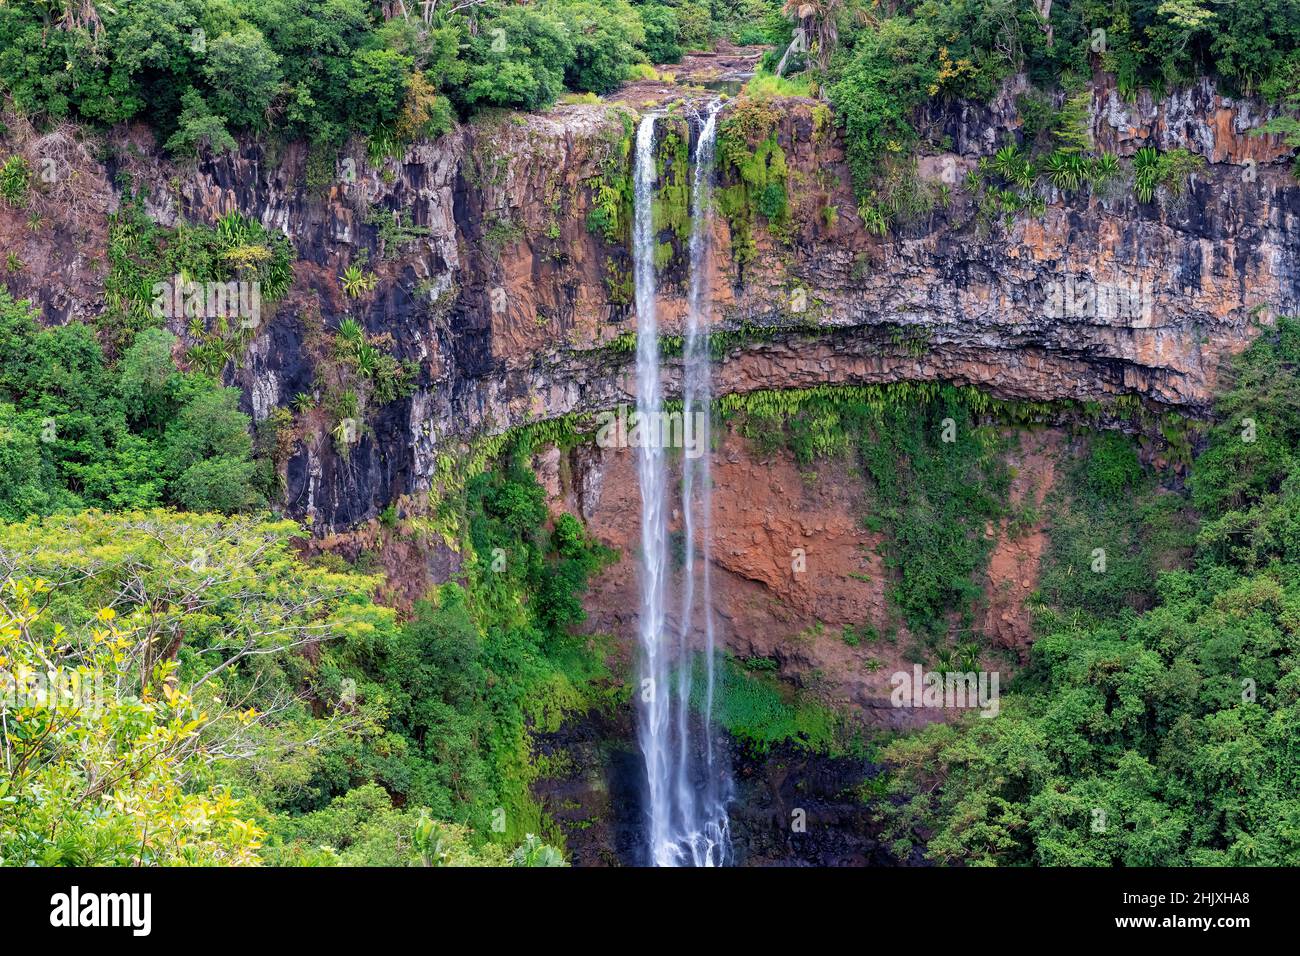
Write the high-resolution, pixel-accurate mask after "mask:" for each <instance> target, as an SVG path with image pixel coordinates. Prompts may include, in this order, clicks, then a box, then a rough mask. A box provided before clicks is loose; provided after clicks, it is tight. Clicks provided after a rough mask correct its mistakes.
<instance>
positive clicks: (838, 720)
mask: <svg viewBox="0 0 1300 956" xmlns="http://www.w3.org/2000/svg"><path fill="white" fill-rule="evenodd" d="M759 660H766V659H759ZM767 670H769V668H767V667H765V666H763V665H761V664H758V665H756V666H752V667H749V668H746V667H745V666H742V665H741V664H740V663H738V662H737V661H736V660H735V658H732V657H729V656H728V657H724V658H722V667H721V670H720V672H719V673H718V675H717V682H718V683H717V687H716V691H715V697H714V700H715V706H714V716H715V718H716V719H717V721H718V723H719V724H720V725H721V726H722V727H723V728H724V729H725V730H726V731H727V732H728V733H729V734H731V735H732V736H733V737H736V738H737V739H739V740H740V741H741V742H742V743H744V744H745V746H747V747H749V748H750V749H751V750H753V751H756V752H757V753H759V754H762V753H766V752H767V751H768V750H770V749H771V748H772V747H774V746H777V745H780V744H791V745H793V746H795V747H798V748H800V749H803V750H809V751H812V752H814V753H820V754H826V755H829V756H832V757H842V756H863V755H864V754H865V753H866V751H867V748H866V743H865V741H864V739H863V737H862V734H861V730H860V729H859V728H858V727H857V726H856V725H855V724H854V722H853V721H852V719H851V718H850V717H849V716H848V715H846V714H844V713H841V712H840V711H838V710H835V709H834V708H831V707H829V706H827V705H826V704H824V703H822V702H821V701H820V700H817V699H816V698H815V697H814V696H813V695H812V694H809V693H807V692H801V691H799V690H797V689H796V688H794V687H791V686H790V685H788V684H784V683H782V682H781V681H780V680H778V679H777V678H776V677H775V676H773V675H772V674H770V673H766V672H765V671H767ZM703 686H704V681H703V677H702V675H700V676H699V679H696V680H695V681H694V682H693V683H692V688H693V696H692V704H693V706H696V707H699V706H701V705H702V699H701V694H702V693H703V691H702V688H703Z"/></svg>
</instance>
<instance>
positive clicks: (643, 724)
mask: <svg viewBox="0 0 1300 956" xmlns="http://www.w3.org/2000/svg"><path fill="white" fill-rule="evenodd" d="M655 119H656V117H655V116H654V115H653V114H652V115H649V116H646V117H644V118H643V119H642V120H641V124H640V126H638V127H637V131H636V156H635V159H634V165H633V168H632V184H633V189H634V193H633V196H634V199H633V202H634V207H633V217H632V278H633V282H634V285H635V290H636V315H637V330H636V420H637V425H636V427H644V426H645V424H646V423H655V422H657V421H658V420H659V413H660V412H661V410H662V406H663V394H662V391H661V388H660V384H659V327H658V323H657V321H656V319H655V265H654V262H655V260H654V251H655V235H654V181H655V156H654V141H655ZM637 479H638V481H639V483H640V486H641V565H642V567H641V615H640V627H639V633H638V637H639V638H640V642H641V689H640V690H641V692H640V698H639V699H640V701H641V715H640V716H641V720H640V724H639V726H638V735H639V737H640V741H641V752H642V754H643V755H644V756H645V768H646V779H647V783H648V786H649V794H648V796H649V818H650V822H649V838H650V854H651V859H652V861H653V862H654V863H655V864H656V865H661V866H663V865H667V866H671V865H673V864H674V863H675V862H676V856H677V854H676V852H675V846H676V844H675V841H674V840H673V837H672V822H673V821H672V796H671V793H670V791H669V780H670V779H671V770H670V767H669V760H670V758H671V744H670V741H669V739H668V737H669V713H668V712H669V703H670V702H669V699H668V698H669V692H668V687H669V683H668V664H669V662H668V659H667V655H666V651H667V650H668V649H667V648H666V647H665V646H664V641H663V634H664V625H665V616H666V615H665V600H664V595H665V580H664V579H665V577H666V576H667V573H668V561H667V549H666V547H665V543H666V537H667V528H666V526H665V520H664V517H665V516H664V484H665V478H664V451H663V449H662V448H661V447H659V443H658V442H649V441H647V442H641V443H639V445H638V452H637Z"/></svg>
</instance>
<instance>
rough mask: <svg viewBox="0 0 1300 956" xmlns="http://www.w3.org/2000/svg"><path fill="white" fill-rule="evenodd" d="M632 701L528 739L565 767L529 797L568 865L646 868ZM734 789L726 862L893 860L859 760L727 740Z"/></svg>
mask: <svg viewBox="0 0 1300 956" xmlns="http://www.w3.org/2000/svg"><path fill="white" fill-rule="evenodd" d="M635 739H636V736H635V726H634V723H633V717H632V714H631V711H630V708H628V709H627V711H626V712H625V713H620V714H619V715H617V716H611V715H609V714H602V713H598V712H591V713H588V714H585V715H582V716H580V717H574V718H572V719H570V720H569V721H567V722H566V723H565V725H564V726H563V727H562V728H561V729H560V730H559V731H558V732H556V733H554V734H545V735H540V736H539V737H538V738H537V739H536V741H535V747H536V750H537V752H538V753H539V754H541V755H543V757H544V758H545V759H546V760H548V761H550V765H551V766H554V767H561V768H564V772H559V773H554V774H548V775H546V776H543V778H542V779H541V780H539V781H538V782H537V783H536V784H535V785H534V788H533V792H534V795H535V796H536V797H537V798H538V799H539V801H540V802H541V804H542V806H543V807H544V808H545V809H546V810H547V811H548V813H549V814H550V815H551V817H552V818H553V819H554V820H555V821H556V823H557V824H558V826H559V827H560V829H561V831H562V832H563V834H564V837H565V845H566V848H567V851H568V854H569V857H570V859H571V861H572V862H573V864H574V865H575V866H645V865H647V856H646V849H645V831H644V815H645V809H644V807H645V803H644V787H645V765H644V764H643V763H642V758H641V754H640V752H639V751H638V750H637V749H636V746H635ZM727 748H728V751H729V753H730V760H731V767H732V771H731V778H732V785H733V788H734V796H733V799H732V801H731V804H730V806H729V815H730V816H729V819H730V826H731V839H732V854H733V856H732V861H731V862H732V863H733V864H735V865H738V866H897V865H898V861H897V860H895V859H894V858H893V856H892V855H891V854H890V853H889V852H888V850H887V848H885V847H884V846H883V845H882V843H881V842H880V838H879V827H878V824H876V823H875V822H874V820H873V815H872V808H871V805H870V803H869V802H868V800H866V799H864V797H863V795H862V794H863V791H862V785H863V783H864V781H866V780H868V779H870V778H871V777H873V776H874V775H875V774H876V773H878V772H879V768H878V767H876V766H874V765H872V764H870V763H869V762H867V761H866V760H862V759H856V758H833V757H826V756H821V755H817V754H811V753H808V752H806V751H803V750H801V749H799V748H796V747H793V746H782V747H777V748H773V749H772V750H771V751H769V752H767V753H762V754H760V753H755V752H752V751H750V750H748V749H747V748H745V747H744V746H743V745H741V744H740V743H739V742H737V741H735V740H733V739H730V738H728V740H727Z"/></svg>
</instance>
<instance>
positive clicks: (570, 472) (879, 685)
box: [535, 428, 1063, 728]
mask: <svg viewBox="0 0 1300 956" xmlns="http://www.w3.org/2000/svg"><path fill="white" fill-rule="evenodd" d="M1020 438H1021V440H1020V443H1019V446H1020V447H1019V449H1017V450H1015V451H1012V452H1008V456H1007V464H1008V465H1009V466H1010V467H1011V469H1012V471H1013V475H1014V477H1013V480H1012V485H1011V503H1012V504H1013V505H1021V504H1024V503H1027V502H1031V501H1032V502H1034V503H1035V504H1036V505H1041V504H1042V502H1043V500H1044V499H1045V497H1046V495H1047V494H1048V492H1049V490H1050V489H1051V487H1052V485H1053V483H1054V481H1055V478H1056V468H1057V464H1058V461H1059V457H1060V455H1061V454H1062V446H1063V433H1062V432H1061V431H1059V430H1058V429H1055V428H1044V429H1036V430H1033V431H1028V432H1024V433H1022V435H1021V436H1020ZM634 456H635V452H634V450H632V449H600V448H594V447H591V446H580V447H579V448H577V449H575V450H573V451H572V452H570V453H569V454H568V457H567V459H566V460H564V461H563V462H561V456H560V454H559V453H558V452H556V451H555V450H554V449H552V450H550V451H548V452H545V453H543V454H542V455H539V456H538V457H537V459H536V460H535V466H536V468H537V470H538V474H539V475H540V476H541V478H542V481H543V484H544V485H545V486H546V487H547V490H548V492H549V493H550V496H551V506H552V508H553V509H554V510H556V511H559V510H567V511H570V512H571V513H573V514H575V515H578V516H580V517H581V518H583V520H584V521H585V522H586V524H587V527H588V529H589V530H590V531H591V533H592V534H594V535H595V536H596V537H597V538H598V539H599V540H600V541H601V542H602V543H604V544H606V545H609V546H611V547H614V548H617V549H619V550H620V551H621V552H622V557H621V559H620V560H619V561H618V562H617V563H615V564H614V565H612V566H611V567H609V568H607V569H606V570H605V571H604V572H603V573H602V574H601V575H600V576H599V577H598V578H597V579H596V580H595V581H594V582H593V584H592V586H591V588H590V590H589V592H588V594H587V596H586V599H585V601H584V603H585V605H586V607H587V609H588V614H589V620H588V627H589V628H590V629H591V630H593V631H600V632H607V633H612V634H614V635H615V636H617V637H618V638H619V644H620V645H621V647H622V648H623V649H624V650H623V653H624V657H625V658H627V659H630V656H631V648H633V647H635V644H636V614H637V611H636V609H637V606H638V591H637V577H636V576H637V560H638V559H637V548H638V541H639V536H640V524H639V521H640V492H639V490H638V486H637V476H636V459H635V457H634ZM712 466H713V484H714V494H713V531H714V544H713V549H712V558H713V591H714V607H715V614H716V617H715V625H716V630H717V635H718V637H719V639H720V640H721V641H722V643H723V644H724V646H725V647H726V649H727V650H728V651H729V652H730V653H732V654H733V655H735V656H736V657H737V658H739V659H740V660H742V661H743V660H746V659H749V658H760V657H762V658H770V659H772V660H774V661H776V662H777V664H778V673H779V675H780V676H781V677H782V678H783V679H785V680H787V681H791V682H793V683H795V684H797V685H799V686H802V687H804V688H806V689H808V690H811V691H813V692H814V693H816V694H818V695H819V696H820V697H821V698H823V699H824V700H826V701H827V702H830V703H832V704H836V705H841V706H847V707H848V708H850V709H851V710H853V711H854V712H857V713H859V714H860V715H861V716H862V717H863V719H864V720H866V721H868V722H869V723H872V724H876V725H879V726H887V727H895V728H897V727H903V726H912V725H915V724H918V723H924V722H928V721H931V720H935V719H943V718H944V717H946V716H950V715H949V714H946V713H944V712H941V711H935V710H931V709H925V710H912V709H899V708H895V707H893V706H892V705H891V703H890V691H891V686H890V675H892V674H894V673H895V672H897V671H899V670H906V671H909V672H910V671H911V668H912V664H911V662H910V661H909V660H908V659H907V657H906V652H907V650H908V647H909V645H910V644H911V637H910V635H909V634H908V633H907V630H906V628H905V627H899V626H898V624H897V621H896V620H895V619H894V617H893V616H891V614H890V609H889V606H888V603H887V600H886V587H887V584H888V580H889V578H888V574H887V572H886V571H885V569H884V568H883V566H882V561H881V557H880V555H879V553H878V549H879V547H880V545H881V540H882V539H881V536H880V535H879V534H876V533H872V532H870V531H868V530H867V527H866V524H865V519H866V518H867V517H868V516H869V513H870V506H869V504H868V501H869V496H868V495H867V491H866V488H865V486H864V483H863V479H862V477H861V475H860V474H859V473H858V471H857V470H856V468H855V466H854V465H853V463H851V462H841V461H832V462H826V463H822V464H819V465H818V466H816V467H814V468H810V469H808V470H806V471H803V470H801V469H800V468H799V467H798V465H797V464H796V463H795V462H794V460H793V459H792V458H791V457H790V456H789V455H788V454H787V453H784V452H781V453H777V454H774V455H771V456H758V455H756V454H755V452H754V449H753V447H752V446H751V445H750V443H749V442H748V441H746V440H745V439H744V438H743V437H741V436H740V435H738V434H736V433H735V432H734V431H732V430H728V431H727V432H726V433H725V434H724V436H723V437H722V440H721V442H720V443H719V447H718V448H717V450H716V451H715V452H714V455H713V460H712ZM1040 513H1041V512H1040ZM1039 521H1040V523H1038V524H1036V525H1033V526H1031V527H1029V528H1028V529H1021V528H1017V529H1012V528H1010V527H1009V526H1008V524H1007V523H1003V524H1002V525H1000V526H998V527H990V528H989V529H988V534H989V535H990V537H992V538H994V539H995V541H994V546H993V550H992V553H991V556H990V560H989V563H988V567H987V573H986V574H985V575H984V577H983V579H982V581H981V583H982V585H983V590H984V598H983V601H982V606H983V610H982V617H980V618H979V619H977V626H980V627H981V629H982V631H983V633H984V634H985V636H986V638H987V639H988V643H989V648H990V654H989V666H990V667H995V668H998V669H1000V670H1003V671H1005V670H1007V665H1006V663H1005V662H1004V658H1005V655H1001V656H998V658H997V663H996V664H995V663H992V660H993V656H992V650H993V649H994V648H996V647H999V646H1000V647H1003V648H1006V649H1009V650H1011V651H1013V653H1012V655H1011V658H1012V659H1014V658H1015V657H1017V656H1019V655H1020V654H1021V653H1022V652H1024V651H1025V650H1026V649H1027V647H1028V644H1029V641H1030V638H1031V634H1030V630H1029V615H1028V610H1027V608H1026V601H1027V600H1028V598H1029V595H1030V594H1031V593H1032V591H1033V589H1034V588H1035V587H1036V586H1037V583H1038V567H1039V561H1040V559H1041V557H1042V554H1043V552H1044V549H1045V547H1046V544H1047V536H1046V532H1045V531H1044V529H1043V527H1042V525H1041V521H1042V519H1039ZM670 531H671V532H674V533H677V534H680V531H681V514H680V508H677V509H674V511H673V514H672V516H671V525H670ZM679 550H680V549H679ZM697 553H698V552H697ZM796 569H802V570H796ZM674 593H676V592H674ZM669 615H670V620H669V626H670V627H675V626H676V619H677V615H676V613H675V609H674V608H673V607H671V606H670V608H669ZM846 625H847V626H849V627H852V628H854V629H857V630H858V631H859V632H861V631H865V630H866V629H867V628H868V627H870V628H874V629H875V633H877V634H879V635H882V637H881V639H879V640H875V641H872V640H870V639H867V640H863V641H860V642H859V643H858V644H857V645H856V646H851V645H850V644H849V643H846V642H845V640H844V637H843V629H844V627H845V626H846ZM890 634H892V635H893V639H892V640H890V639H889V638H888V637H887V636H886V635H890ZM1009 676H1010V675H1009V674H1004V675H1003V678H1004V679H1005V678H1006V677H1009Z"/></svg>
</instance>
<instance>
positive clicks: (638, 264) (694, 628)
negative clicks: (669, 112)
mask: <svg viewBox="0 0 1300 956" xmlns="http://www.w3.org/2000/svg"><path fill="white" fill-rule="evenodd" d="M719 106H720V104H718V103H712V104H710V105H709V106H708V107H707V108H706V110H705V112H704V114H703V115H702V116H701V117H700V123H701V126H700V130H699V136H698V140H697V143H696V147H695V154H694V164H693V177H692V193H691V234H690V247H689V252H690V278H689V282H690V287H689V298H688V311H687V318H686V328H685V330H684V335H683V348H682V412H681V424H682V428H683V431H682V432H681V433H683V434H684V433H685V432H684V429H686V428H691V427H694V428H695V441H697V442H698V443H699V444H698V445H697V446H696V447H698V448H702V449H703V454H702V455H699V456H698V457H693V456H690V455H683V456H681V460H682V474H681V516H682V537H683V539H684V542H685V548H684V551H685V554H684V556H683V559H682V567H681V569H680V574H678V575H676V576H674V575H673V573H672V569H671V568H670V566H669V558H668V521H667V519H668V511H667V503H668V494H669V490H668V474H667V467H666V466H667V461H666V458H665V448H664V444H665V443H664V442H662V441H658V440H645V441H641V442H639V443H638V445H637V448H638V451H637V478H638V481H639V484H640V489H641V542H642V549H641V550H642V568H641V576H640V587H641V594H640V597H641V602H640V617H639V633H638V639H639V642H640V648H641V661H640V667H641V670H640V674H639V677H640V693H639V695H638V698H637V699H638V700H639V701H640V713H639V715H638V716H639V722H638V736H639V740H640V745H641V751H642V753H643V755H644V757H645V768H646V779H647V787H648V792H647V797H648V804H647V815H648V820H647V828H646V832H647V836H648V852H649V861H650V862H651V863H652V864H653V865H655V866H721V865H723V864H725V863H726V862H727V861H728V857H729V855H730V849H731V845H730V837H729V832H728V822H727V802H728V800H729V799H730V789H729V787H730V778H729V773H728V767H727V761H726V757H725V751H724V750H723V748H722V747H721V746H715V742H714V739H713V705H714V694H715V689H716V688H715V680H714V658H715V647H714V623H713V594H712V586H711V582H710V570H709V569H710V560H709V557H710V554H709V551H710V547H711V541H712V527H711V519H710V508H711V485H710V474H709V471H710V466H709V460H710V451H709V449H710V447H711V445H710V438H711V436H710V433H709V421H710V418H709V410H710V404H711V399H712V370H711V367H710V348H709V333H708V325H709V306H710V297H711V289H710V282H709V255H710V246H711V240H712V228H711V227H712V215H713V213H712V203H711V198H712V180H713V166H714V162H713V155H714V143H715V139H716V125H717V114H718V109H719ZM656 118H657V117H656V115H655V114H650V115H647V116H645V117H644V118H643V119H642V120H641V122H640V125H639V126H638V127H637V133H636V154H635V158H634V168H633V183H634V187H635V206H634V216H633V224H632V259H633V278H634V282H635V292H636V315H637V342H636V389H637V392H636V412H637V419H636V420H637V423H638V425H639V426H640V427H641V430H642V431H643V432H645V431H647V430H648V431H649V432H651V433H653V435H654V436H660V435H666V434H668V433H669V429H668V428H666V427H664V428H661V427H660V423H661V422H662V421H664V407H663V406H664V398H663V386H662V383H661V380H660V361H661V358H660V348H659V328H658V322H657V319H656V316H655V293H656V277H655V248H656V245H657V241H658V240H657V236H656V234H655V228H654V213H653V209H654V194H655V176H656V172H655V171H656V161H655V120H656ZM697 423H698V424H697ZM674 581H676V583H677V585H678V586H677V591H678V593H677V594H676V595H674V597H675V598H676V608H677V611H678V620H677V623H676V626H675V627H673V628H671V631H670V625H669V621H668V609H669V601H670V592H671V591H672V590H673V584H674ZM697 682H698V683H697Z"/></svg>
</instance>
